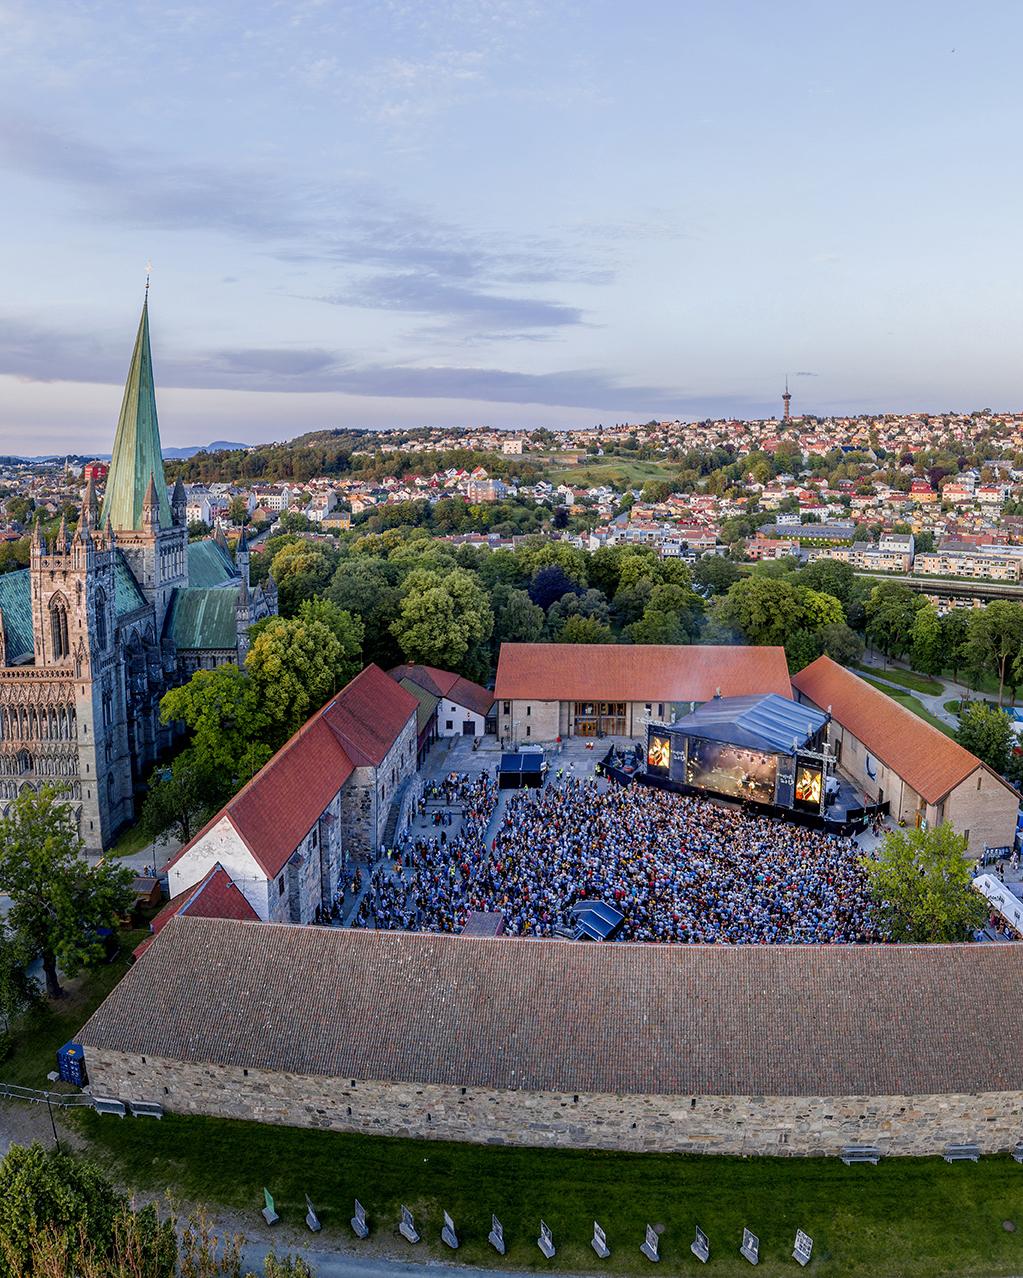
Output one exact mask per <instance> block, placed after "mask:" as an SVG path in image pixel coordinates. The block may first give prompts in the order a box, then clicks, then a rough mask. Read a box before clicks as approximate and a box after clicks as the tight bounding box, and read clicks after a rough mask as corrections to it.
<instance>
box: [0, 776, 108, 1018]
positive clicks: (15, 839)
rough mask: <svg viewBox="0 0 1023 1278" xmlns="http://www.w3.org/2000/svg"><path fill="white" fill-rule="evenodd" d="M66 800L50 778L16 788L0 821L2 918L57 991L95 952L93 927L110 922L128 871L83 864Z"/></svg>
mask: <svg viewBox="0 0 1023 1278" xmlns="http://www.w3.org/2000/svg"><path fill="white" fill-rule="evenodd" d="M82 846H83V845H82V838H81V835H80V834H79V833H78V824H77V821H76V820H75V817H74V814H73V813H72V810H71V805H70V804H69V803H67V802H66V801H64V800H63V799H62V798H61V792H60V791H59V790H58V789H57V788H56V787H55V786H52V785H44V786H43V787H42V788H41V789H40V790H39V791H38V793H37V792H36V791H34V790H23V791H22V793H21V794H19V795H18V797H17V798H16V799H15V800H14V802H13V803H12V804H11V806H10V808H9V809H8V813H7V817H6V819H5V820H4V821H2V822H0V893H3V894H6V895H7V896H9V897H10V898H11V900H12V902H13V905H12V907H11V912H10V915H9V920H10V926H11V927H12V928H13V930H14V932H15V934H16V935H17V936H18V937H20V938H21V940H22V941H23V943H24V944H25V945H26V946H28V947H31V950H32V952H33V953H34V954H38V955H39V956H40V958H41V959H42V964H43V973H44V975H45V977H46V990H47V993H48V994H49V995H50V997H51V998H59V997H60V995H61V994H62V993H63V991H62V990H61V986H60V981H59V980H58V978H57V968H58V965H59V966H60V968H61V969H62V970H63V971H64V972H65V973H66V974H67V975H68V976H76V975H77V974H78V972H80V971H81V969H82V968H83V967H86V966H88V965H89V964H90V963H95V962H99V961H100V960H101V959H102V958H103V944H102V942H101V941H100V939H99V937H98V936H97V929H99V928H108V927H114V926H116V924H117V919H118V916H119V915H121V914H123V913H124V912H125V910H127V909H128V907H129V906H130V905H131V902H132V890H131V881H132V874H131V871H130V870H126V869H123V868H122V867H121V866H119V865H115V864H103V865H97V866H95V867H90V866H89V864H88V863H87V862H86V860H85V859H84V857H83V856H82Z"/></svg>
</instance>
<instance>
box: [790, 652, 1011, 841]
mask: <svg viewBox="0 0 1023 1278" xmlns="http://www.w3.org/2000/svg"><path fill="white" fill-rule="evenodd" d="M792 686H793V688H794V689H795V690H796V694H797V696H798V698H799V700H800V701H807V702H809V703H810V704H811V705H815V706H816V707H817V708H818V709H819V710H828V711H830V712H831V716H832V723H831V745H832V747H833V748H834V750H835V752H836V754H837V756H838V768H839V771H841V772H843V773H844V774H845V775H846V776H847V777H849V778H850V780H852V781H853V782H854V783H855V784H856V785H857V786H858V787H859V788H860V789H861V790H863V792H864V793H865V794H867V795H869V796H870V799H871V800H872V802H875V803H885V802H887V803H889V804H890V805H891V809H890V810H891V815H892V817H893V818H894V819H895V820H896V821H900V822H904V823H905V824H907V825H910V826H920V825H927V826H932V827H933V826H936V825H941V823H942V822H943V821H948V822H949V824H950V825H952V827H953V828H954V829H955V830H956V832H957V833H959V834H962V835H965V836H966V845H967V846H966V851H967V855H969V856H971V857H980V856H981V855H983V852H984V849H985V848H986V847H987V848H1004V847H1010V846H1011V845H1012V843H1013V840H1014V839H1015V835H1016V816H1017V813H1018V812H1019V802H1020V796H1019V795H1018V794H1017V792H1016V791H1015V790H1014V789H1013V788H1012V786H1011V785H1009V783H1008V782H1007V781H1004V780H1003V779H1002V778H1001V777H1000V776H999V775H998V774H997V773H996V772H994V771H993V770H992V769H991V768H989V767H988V766H987V764H986V763H982V762H981V761H980V759H978V758H977V756H976V755H974V754H971V753H970V751H969V750H964V749H963V747H962V746H961V745H959V744H958V743H957V742H955V741H953V740H952V739H951V738H950V737H947V736H946V735H945V734H944V733H943V732H939V731H938V729H937V728H935V727H932V726H931V724H929V723H927V722H926V721H925V720H923V719H921V718H920V717H919V715H915V714H913V712H912V711H911V710H907V709H905V707H904V706H900V705H899V704H898V702H896V701H893V700H892V699H891V697H888V696H886V695H885V693H883V692H881V691H879V690H878V689H877V688H874V687H872V686H871V685H870V684H869V683H866V682H865V681H864V680H863V679H859V678H857V676H856V675H854V674H853V673H852V672H851V671H849V670H846V669H844V668H843V667H842V666H840V665H838V664H837V663H836V662H834V661H832V660H831V658H830V657H818V659H817V660H816V661H814V662H812V663H811V664H810V665H808V666H806V667H805V669H803V670H800V671H799V673H798V674H796V675H794V676H793V679H792Z"/></svg>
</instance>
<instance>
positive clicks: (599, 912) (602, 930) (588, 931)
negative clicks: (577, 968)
mask: <svg viewBox="0 0 1023 1278" xmlns="http://www.w3.org/2000/svg"><path fill="white" fill-rule="evenodd" d="M572 913H573V914H574V915H575V925H576V933H575V939H576V940H577V941H613V940H614V938H615V936H617V934H618V932H619V931H620V929H621V926H622V923H623V922H624V921H625V915H624V914H623V913H622V912H621V910H617V909H615V907H614V906H613V905H608V903H607V902H606V901H580V902H579V904H578V905H576V906H573V907H572Z"/></svg>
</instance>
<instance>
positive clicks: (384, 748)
mask: <svg viewBox="0 0 1023 1278" xmlns="http://www.w3.org/2000/svg"><path fill="white" fill-rule="evenodd" d="M418 705H419V703H418V701H417V700H416V698H415V697H414V696H413V695H412V694H411V693H410V692H406V690H405V689H404V688H401V687H399V686H398V684H396V683H395V682H394V680H393V679H389V678H388V676H387V675H385V674H384V672H383V671H382V670H381V669H380V667H379V666H373V665H370V666H367V667H366V668H365V670H363V671H362V672H361V673H360V674H357V675H356V676H355V678H354V679H352V680H351V682H350V683H348V684H346V685H345V687H344V688H342V689H341V691H340V692H339V693H338V694H337V695H336V696H334V697H332V698H331V699H330V701H328V702H327V704H326V705H325V706H324V707H323V709H322V710H319V711H317V713H316V714H314V715H313V716H312V718H311V719H309V720H308V721H307V722H306V723H304V724H303V725H302V727H301V728H299V730H298V731H297V732H296V733H295V735H294V736H293V737H292V738H291V739H290V740H289V741H286V742H285V743H284V745H282V746H281V748H280V749H279V750H278V751H277V753H276V754H275V755H274V756H273V758H272V759H271V760H270V761H269V763H267V764H266V765H265V766H264V767H262V768H260V770H259V771H258V772H257V773H256V775H255V776H254V777H253V778H252V780H251V781H249V782H248V784H247V785H245V786H243V787H242V789H241V790H239V791H238V793H237V794H236V795H235V796H234V798H233V799H231V800H230V801H229V802H228V803H227V804H225V805H224V807H223V808H221V810H220V811H219V812H218V813H217V814H216V816H214V817H213V818H212V819H211V820H209V821H208V822H207V823H206V825H204V826H203V828H202V829H201V830H200V831H199V833H198V834H197V835H196V836H195V838H193V839H192V840H191V842H190V843H187V844H186V845H185V846H184V847H183V848H182V849H181V851H180V852H178V853H177V854H176V855H175V856H173V857H171V859H170V861H168V862H167V866H168V867H169V866H171V865H174V864H175V863H176V862H178V861H180V860H181V859H182V858H183V857H185V856H187V855H188V853H189V852H190V851H191V850H192V848H193V847H195V846H196V844H197V843H200V842H201V841H202V839H203V838H204V837H205V836H206V835H207V834H208V833H209V831H210V830H212V829H213V827H214V826H215V825H217V824H219V823H220V822H221V821H222V820H224V819H226V820H228V821H229V822H230V823H231V825H232V826H233V827H234V829H235V831H236V832H237V834H238V836H239V837H240V838H241V840H242V842H243V843H244V844H245V846H246V847H247V848H248V850H249V851H250V852H251V853H252V855H253V857H254V858H255V860H256V863H257V864H258V865H259V866H260V867H261V869H262V870H263V872H264V873H265V874H266V875H267V877H268V878H271V879H273V878H276V877H277V875H278V874H279V873H280V872H281V870H282V868H283V867H284V865H285V863H286V862H287V860H288V857H290V856H291V854H292V852H294V850H295V848H296V847H298V845H299V843H300V842H301V841H302V839H304V838H305V836H306V835H307V834H308V833H309V831H310V830H311V829H312V827H313V823H314V822H315V821H317V820H318V818H319V816H320V814H321V813H322V812H323V811H324V809H325V808H326V807H327V805H328V804H329V803H330V801H331V799H332V798H333V797H334V795H335V794H337V792H338V790H340V789H341V787H342V785H344V783H345V782H346V781H347V780H348V778H349V777H350V776H351V775H352V772H353V771H354V770H355V768H357V767H362V766H365V765H375V764H377V763H379V762H380V760H381V759H383V757H384V756H385V755H386V754H387V752H388V751H389V750H390V749H391V747H392V746H393V745H394V742H395V741H396V740H397V738H398V736H399V734H400V733H401V731H402V729H403V728H404V727H405V724H406V723H408V721H409V719H410V718H411V717H412V716H413V715H414V714H415V713H416V709H417V707H418Z"/></svg>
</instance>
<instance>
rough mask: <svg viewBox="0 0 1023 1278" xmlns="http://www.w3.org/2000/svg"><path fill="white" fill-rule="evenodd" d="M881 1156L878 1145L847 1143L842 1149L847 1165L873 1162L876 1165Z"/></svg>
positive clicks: (843, 1160) (844, 1161)
mask: <svg viewBox="0 0 1023 1278" xmlns="http://www.w3.org/2000/svg"><path fill="white" fill-rule="evenodd" d="M881 1156H882V1155H881V1151H880V1150H879V1149H878V1147H877V1146H876V1145H846V1146H845V1147H844V1148H843V1150H842V1162H843V1163H845V1165H846V1167H850V1166H851V1165H852V1164H853V1163H873V1165H874V1166H875V1167H876V1166H877V1162H878V1159H880V1158H881Z"/></svg>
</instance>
